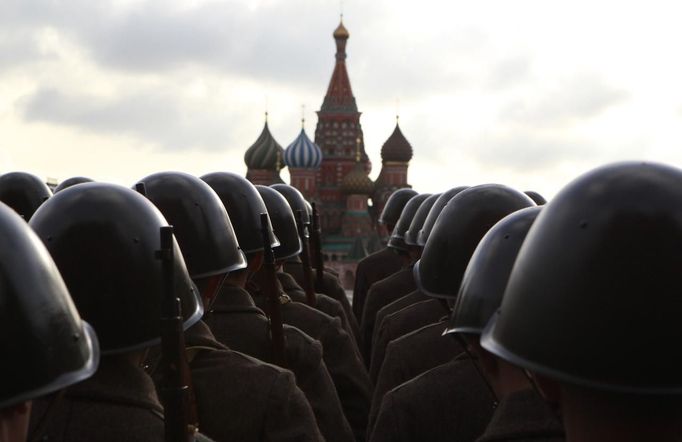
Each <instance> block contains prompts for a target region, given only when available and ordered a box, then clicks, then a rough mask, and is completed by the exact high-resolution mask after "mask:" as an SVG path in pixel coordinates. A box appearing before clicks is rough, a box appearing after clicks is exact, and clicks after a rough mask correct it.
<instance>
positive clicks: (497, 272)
mask: <svg viewBox="0 0 682 442" xmlns="http://www.w3.org/2000/svg"><path fill="white" fill-rule="evenodd" d="M538 213H540V207H528V208H525V209H521V210H517V211H516V212H512V213H511V214H509V215H507V216H505V217H504V218H502V219H501V220H500V221H498V222H497V224H495V225H494V226H493V227H492V228H491V229H490V230H488V233H486V234H485V236H484V237H483V239H481V242H479V243H478V246H476V250H474V253H473V254H472V255H471V260H469V265H467V268H466V270H465V272H464V276H463V277H462V285H461V286H460V289H459V294H458V295H457V302H456V303H455V308H454V309H453V311H452V315H451V316H450V321H449V323H448V328H447V330H446V333H472V334H477V335H480V334H481V333H482V332H483V329H484V328H485V326H486V324H487V323H488V321H489V320H490V318H491V317H492V316H493V314H495V311H497V309H498V308H499V307H500V303H501V302H502V296H503V295H504V288H505V287H506V286H507V281H508V280H509V274H510V273H511V270H512V267H513V266H514V261H516V256H517V255H518V253H519V249H520V248H521V245H522V244H523V240H524V239H525V238H526V234H527V233H528V229H530V226H532V225H533V222H534V221H535V218H537V216H538Z"/></svg>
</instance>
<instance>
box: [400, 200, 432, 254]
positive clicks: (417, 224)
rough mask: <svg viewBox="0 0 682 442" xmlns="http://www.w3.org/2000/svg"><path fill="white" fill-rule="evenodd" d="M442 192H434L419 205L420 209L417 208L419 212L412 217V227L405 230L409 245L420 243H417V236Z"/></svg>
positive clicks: (405, 239) (406, 241) (406, 240)
mask: <svg viewBox="0 0 682 442" xmlns="http://www.w3.org/2000/svg"><path fill="white" fill-rule="evenodd" d="M440 196H441V194H440V193H434V194H433V195H431V196H429V197H428V198H426V199H425V200H424V202H423V203H422V204H421V206H419V209H417V213H415V214H414V217H413V218H412V222H411V223H410V227H408V228H407V231H406V232H405V238H404V241H405V244H407V245H409V246H417V245H419V244H418V243H417V236H418V235H419V231H420V230H421V229H422V226H423V225H424V221H426V217H427V216H428V215H429V212H430V211H431V207H433V205H434V204H435V203H436V200H437V199H438V197H440Z"/></svg>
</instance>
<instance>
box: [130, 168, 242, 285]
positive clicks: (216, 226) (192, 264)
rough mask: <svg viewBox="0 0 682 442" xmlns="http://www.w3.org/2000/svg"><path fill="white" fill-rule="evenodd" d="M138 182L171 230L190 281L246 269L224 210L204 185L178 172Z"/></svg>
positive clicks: (161, 174)
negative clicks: (178, 245) (171, 227)
mask: <svg viewBox="0 0 682 442" xmlns="http://www.w3.org/2000/svg"><path fill="white" fill-rule="evenodd" d="M140 182H141V183H143V184H144V186H145V192H146V195H145V196H146V197H147V198H148V199H149V200H150V201H151V202H152V203H154V205H155V206H156V207H157V208H158V209H159V210H160V211H161V213H162V214H163V216H164V217H165V218H166V220H168V222H169V223H170V224H171V225H172V226H173V233H174V234H175V237H176V238H177V240H178V243H179V244H180V249H181V251H182V256H183V257H184V258H185V263H186V264H187V270H188V271H189V274H190V276H191V277H192V278H193V279H195V280H196V279H199V278H205V277H208V276H213V275H219V274H224V273H228V272H232V271H234V270H238V269H243V268H245V267H246V258H245V257H244V253H242V251H241V250H240V249H239V244H238V243H237V238H236V236H235V234H234V230H233V228H232V223H231V222H230V217H229V216H228V215H227V212H226V211H225V206H223V203H222V202H221V201H220V198H218V195H216V193H215V192H214V191H213V189H211V187H210V186H209V185H208V184H206V183H205V182H203V181H201V180H200V179H199V178H196V177H194V176H192V175H189V174H186V173H182V172H161V173H156V174H154V175H150V176H148V177H146V178H143V179H142V180H140Z"/></svg>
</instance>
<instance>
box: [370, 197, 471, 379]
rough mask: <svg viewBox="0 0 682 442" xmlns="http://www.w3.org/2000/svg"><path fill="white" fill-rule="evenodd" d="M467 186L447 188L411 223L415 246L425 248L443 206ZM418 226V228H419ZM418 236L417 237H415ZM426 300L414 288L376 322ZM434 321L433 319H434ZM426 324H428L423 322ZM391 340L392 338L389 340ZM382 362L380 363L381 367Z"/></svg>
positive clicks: (382, 310)
mask: <svg viewBox="0 0 682 442" xmlns="http://www.w3.org/2000/svg"><path fill="white" fill-rule="evenodd" d="M466 188H467V186H459V187H453V188H452V189H450V190H447V191H445V192H443V193H442V194H441V195H440V196H439V197H438V199H437V200H436V202H435V203H434V204H433V206H432V207H431V209H430V210H429V211H428V215H427V217H426V219H425V220H423V222H422V223H421V225H419V224H418V223H415V226H414V229H413V228H412V224H410V229H408V232H410V231H412V232H411V233H409V235H408V239H409V240H410V241H412V242H413V243H414V244H412V245H415V246H419V247H421V248H422V249H423V248H424V245H425V244H426V240H427V239H428V237H429V234H430V233H431V229H432V228H433V225H434V224H435V222H436V220H437V219H438V215H440V212H441V211H442V210H443V207H445V205H446V204H447V203H448V201H450V200H451V199H452V198H453V197H454V196H455V195H457V194H458V193H459V192H461V191H462V190H464V189H466ZM417 227H418V229H417ZM415 232H416V237H415ZM415 238H416V239H415ZM426 300H432V298H430V297H428V296H426V295H425V294H424V293H422V292H420V291H419V290H414V291H412V292H410V293H409V294H407V295H405V296H403V297H402V298H400V299H397V300H395V301H393V302H391V303H390V304H388V305H386V306H384V307H382V308H381V309H380V310H379V311H378V312H377V317H376V322H375V324H379V326H381V322H382V321H383V319H384V318H385V317H387V316H389V315H391V314H393V313H396V312H398V311H399V310H402V309H404V308H405V307H408V306H410V305H412V304H416V303H418V302H422V301H426ZM432 322H433V321H432ZM423 325H426V324H423ZM417 328H419V327H415V328H414V330H416V329H417ZM389 341H390V340H389ZM380 366H381V364H379V368H380Z"/></svg>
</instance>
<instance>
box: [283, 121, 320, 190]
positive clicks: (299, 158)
mask: <svg viewBox="0 0 682 442" xmlns="http://www.w3.org/2000/svg"><path fill="white" fill-rule="evenodd" d="M321 162H322V150H321V149H320V148H319V146H318V145H317V144H315V143H313V142H312V141H310V138H308V135H307V134H306V133H305V118H301V132H300V133H299V134H298V136H297V137H296V139H295V140H294V141H293V142H292V143H291V144H290V145H289V146H288V147H287V148H286V150H285V151H284V164H286V165H287V167H288V168H289V175H290V177H291V185H292V186H294V187H296V188H297V189H298V190H299V191H300V192H301V193H302V194H303V196H304V197H305V199H307V200H309V201H310V200H315V201H317V183H316V176H317V171H318V169H319V168H320V163H321Z"/></svg>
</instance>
